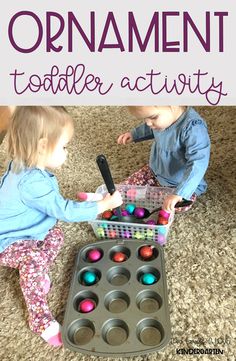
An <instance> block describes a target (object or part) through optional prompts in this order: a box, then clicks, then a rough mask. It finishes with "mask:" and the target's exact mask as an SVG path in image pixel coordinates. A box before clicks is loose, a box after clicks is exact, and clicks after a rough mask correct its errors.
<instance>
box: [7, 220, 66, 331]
mask: <svg viewBox="0 0 236 361" xmlns="http://www.w3.org/2000/svg"><path fill="white" fill-rule="evenodd" d="M63 241H64V235H63V232H62V230H61V228H60V227H58V226H55V227H54V228H52V229H51V230H50V231H49V233H48V234H47V236H46V237H45V239H44V240H43V241H33V240H32V241H31V240H29V241H28V240H26V241H19V242H15V243H13V244H12V245H10V246H9V247H8V248H7V249H6V250H5V251H4V252H2V253H0V265H3V266H8V267H11V268H16V269H18V270H19V275H20V286H21V290H22V292H23V295H24V298H25V302H26V306H27V309H28V312H29V326H30V329H31V330H32V331H33V332H35V333H38V334H41V333H42V332H43V331H44V330H45V329H46V328H47V327H48V325H49V323H50V322H51V321H52V320H53V319H54V318H53V316H52V314H51V312H50V310H49V308H48V304H47V295H46V294H45V291H44V287H43V286H44V280H45V276H46V275H47V273H48V270H49V267H50V266H51V265H52V263H53V261H54V259H55V258H56V256H57V254H58V252H59V250H60V248H61V247H62V244H63Z"/></svg>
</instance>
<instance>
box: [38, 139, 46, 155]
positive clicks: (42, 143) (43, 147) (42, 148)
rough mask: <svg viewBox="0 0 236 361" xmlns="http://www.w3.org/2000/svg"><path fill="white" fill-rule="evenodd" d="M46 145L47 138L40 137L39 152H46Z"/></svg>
mask: <svg viewBox="0 0 236 361" xmlns="http://www.w3.org/2000/svg"><path fill="white" fill-rule="evenodd" d="M47 145H48V140H47V138H41V139H39V147H38V149H39V154H42V155H43V154H46V151H47Z"/></svg>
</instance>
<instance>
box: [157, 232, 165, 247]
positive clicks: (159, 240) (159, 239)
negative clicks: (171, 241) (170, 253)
mask: <svg viewBox="0 0 236 361" xmlns="http://www.w3.org/2000/svg"><path fill="white" fill-rule="evenodd" d="M157 243H159V244H160V245H161V246H163V245H164V244H166V237H165V236H163V234H158V236H157Z"/></svg>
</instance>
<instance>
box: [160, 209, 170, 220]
mask: <svg viewBox="0 0 236 361" xmlns="http://www.w3.org/2000/svg"><path fill="white" fill-rule="evenodd" d="M159 216H160V217H163V218H165V219H169V217H170V213H169V212H167V211H165V210H164V209H161V210H160V211H159Z"/></svg>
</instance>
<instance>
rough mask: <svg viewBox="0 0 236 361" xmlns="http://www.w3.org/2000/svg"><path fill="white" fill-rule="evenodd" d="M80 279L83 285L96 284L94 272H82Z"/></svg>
mask: <svg viewBox="0 0 236 361" xmlns="http://www.w3.org/2000/svg"><path fill="white" fill-rule="evenodd" d="M82 278H83V282H84V284H86V285H93V284H94V283H96V280H97V275H96V273H94V272H91V271H86V272H84V274H83V277H82Z"/></svg>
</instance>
